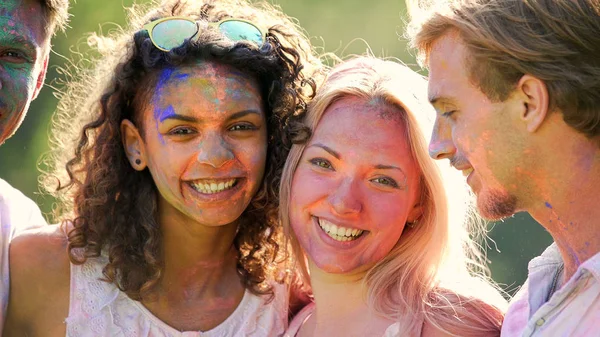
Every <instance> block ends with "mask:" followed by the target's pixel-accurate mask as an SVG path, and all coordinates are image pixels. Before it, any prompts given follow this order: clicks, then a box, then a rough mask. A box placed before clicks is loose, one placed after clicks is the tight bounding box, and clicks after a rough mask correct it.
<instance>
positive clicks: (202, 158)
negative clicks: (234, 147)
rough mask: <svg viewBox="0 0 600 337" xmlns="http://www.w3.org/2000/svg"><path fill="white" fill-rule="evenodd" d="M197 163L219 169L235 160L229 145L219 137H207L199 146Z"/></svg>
mask: <svg viewBox="0 0 600 337" xmlns="http://www.w3.org/2000/svg"><path fill="white" fill-rule="evenodd" d="M199 150H200V151H199V153H198V161H199V162H200V163H203V164H207V165H210V166H212V167H214V168H220V167H222V166H223V165H225V164H227V163H228V162H229V161H231V160H233V159H234V158H235V155H234V154H233V151H231V148H230V146H229V144H227V142H226V141H225V139H223V137H222V136H220V135H207V136H206V137H204V139H203V142H202V143H201V144H200V149H199Z"/></svg>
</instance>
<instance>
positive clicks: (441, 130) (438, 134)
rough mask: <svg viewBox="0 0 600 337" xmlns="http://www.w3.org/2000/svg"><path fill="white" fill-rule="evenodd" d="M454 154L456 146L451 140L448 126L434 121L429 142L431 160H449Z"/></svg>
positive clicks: (437, 120)
mask: <svg viewBox="0 0 600 337" xmlns="http://www.w3.org/2000/svg"><path fill="white" fill-rule="evenodd" d="M455 153H456V146H455V145H454V141H453V140H452V130H451V129H450V127H449V126H446V125H442V124H441V123H440V121H439V119H436V121H435V125H434V126H433V132H432V134H431V141H430V142H429V156H430V157H431V158H433V159H438V160H439V159H450V158H452V157H453V156H454V154H455Z"/></svg>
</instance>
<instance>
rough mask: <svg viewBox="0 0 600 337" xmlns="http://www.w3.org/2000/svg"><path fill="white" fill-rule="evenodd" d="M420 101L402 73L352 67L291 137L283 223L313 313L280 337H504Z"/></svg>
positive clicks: (383, 64) (459, 199) (420, 83)
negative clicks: (433, 152)
mask: <svg viewBox="0 0 600 337" xmlns="http://www.w3.org/2000/svg"><path fill="white" fill-rule="evenodd" d="M425 93H426V82H425V80H424V79H423V78H422V77H421V76H419V75H418V74H416V73H414V72H413V71H411V70H410V69H409V68H407V67H405V66H403V65H400V64H398V63H396V62H391V61H383V60H379V59H376V58H372V57H359V58H355V59H352V60H350V61H347V62H345V63H342V64H340V65H338V66H337V67H335V68H334V69H333V70H332V72H331V73H330V75H329V76H328V78H327V80H326V82H325V84H324V85H323V87H322V88H321V89H320V90H319V91H318V92H317V96H316V97H315V99H314V101H312V102H311V104H310V105H309V109H308V112H307V114H306V116H304V117H303V120H302V123H301V124H300V125H296V126H294V127H292V128H291V130H293V131H292V132H291V133H292V134H291V137H292V138H293V140H294V144H295V145H294V146H293V147H292V149H291V152H290V154H289V157H288V161H287V163H286V165H285V168H284V172H283V176H282V182H281V204H280V207H281V208H280V212H281V218H282V222H283V226H284V231H285V232H286V233H287V235H288V237H289V238H290V240H291V244H292V246H293V247H294V250H295V252H296V254H297V257H298V258H297V261H296V262H297V265H296V267H298V268H299V269H300V270H301V281H302V282H304V284H306V285H310V286H311V287H312V291H313V294H314V303H311V304H309V305H308V306H306V307H305V308H304V309H303V310H302V311H300V313H299V314H298V315H296V317H295V318H294V320H293V321H292V322H291V324H290V327H289V329H288V331H287V334H286V336H290V337H291V336H299V337H303V336H378V337H379V336H463V337H464V336H498V335H499V334H500V325H501V322H502V317H503V308H504V306H505V301H504V299H503V298H502V296H500V295H499V293H498V292H497V291H496V290H495V288H494V287H493V286H491V285H490V284H489V283H488V282H487V281H485V280H484V278H481V277H474V276H472V275H471V274H470V272H469V271H470V270H472V269H473V268H470V267H472V266H476V265H477V264H476V263H475V262H476V261H477V260H478V258H479V257H480V254H479V253H478V251H477V249H476V248H475V247H476V245H474V243H473V241H471V239H470V236H469V235H468V231H467V228H466V227H465V226H464V223H465V221H464V219H465V217H464V215H465V213H464V210H465V207H464V201H465V199H464V198H463V192H464V188H463V187H462V185H461V186H459V187H458V188H452V191H451V193H449V194H447V191H449V190H450V189H449V188H448V186H445V185H447V184H448V183H449V182H456V181H457V178H455V177H452V176H447V177H446V176H444V179H442V174H441V172H440V169H439V168H438V167H437V165H436V164H435V163H434V162H433V161H432V160H431V159H430V158H429V155H428V152H427V143H426V141H425V137H424V133H425V132H427V133H428V132H430V131H431V125H432V123H431V120H432V119H433V118H434V116H435V114H434V112H433V111H432V110H431V108H430V107H429V106H428V103H427V100H426V98H425V97H424V95H425ZM448 174H451V173H448ZM458 181H459V182H460V179H459V180H458ZM450 199H452V200H453V204H452V205H453V206H452V207H450V201H449V200H450ZM449 208H451V209H452V210H453V211H454V212H453V213H449ZM309 275H310V279H309Z"/></svg>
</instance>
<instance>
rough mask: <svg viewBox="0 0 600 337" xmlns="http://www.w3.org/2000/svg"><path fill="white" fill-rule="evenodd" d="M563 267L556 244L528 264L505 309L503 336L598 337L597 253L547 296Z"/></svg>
mask: <svg viewBox="0 0 600 337" xmlns="http://www.w3.org/2000/svg"><path fill="white" fill-rule="evenodd" d="M562 268H563V261H562V258H561V255H560V253H559V251H558V248H557V247H556V244H552V245H551V246H550V247H548V248H547V249H546V251H544V253H543V254H542V255H541V256H538V257H536V258H535V259H533V260H531V262H529V277H528V279H527V281H526V282H525V284H524V285H523V287H522V288H521V290H519V292H518V293H517V295H515V297H514V298H513V300H512V302H511V304H510V306H509V308H508V312H507V313H506V316H505V318H504V323H503V324H502V334H501V336H502V337H517V336H519V337H521V336H523V337H530V336H535V337H537V336H556V337H579V336H581V337H584V336H586V337H587V336H600V253H598V254H596V255H594V256H593V257H592V258H590V259H589V260H587V261H585V262H584V263H582V264H581V265H580V266H579V268H578V269H577V271H576V272H575V274H574V275H573V276H572V277H571V279H569V281H567V283H566V284H564V285H563V286H562V287H561V288H560V289H558V290H556V292H554V294H552V295H551V296H550V294H551V293H552V290H553V287H554V286H555V285H556V284H557V281H558V279H559V277H560V272H561V271H562Z"/></svg>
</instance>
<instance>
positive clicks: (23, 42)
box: [0, 35, 37, 52]
mask: <svg viewBox="0 0 600 337" xmlns="http://www.w3.org/2000/svg"><path fill="white" fill-rule="evenodd" d="M0 44H2V45H6V44H8V45H12V46H20V47H24V48H25V49H28V50H29V51H31V52H35V50H36V49H37V45H36V44H35V43H34V42H33V41H31V40H30V39H28V38H24V37H23V36H14V35H9V36H5V37H4V38H2V39H0Z"/></svg>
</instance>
